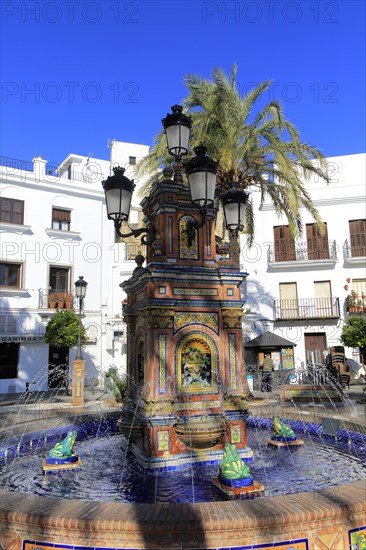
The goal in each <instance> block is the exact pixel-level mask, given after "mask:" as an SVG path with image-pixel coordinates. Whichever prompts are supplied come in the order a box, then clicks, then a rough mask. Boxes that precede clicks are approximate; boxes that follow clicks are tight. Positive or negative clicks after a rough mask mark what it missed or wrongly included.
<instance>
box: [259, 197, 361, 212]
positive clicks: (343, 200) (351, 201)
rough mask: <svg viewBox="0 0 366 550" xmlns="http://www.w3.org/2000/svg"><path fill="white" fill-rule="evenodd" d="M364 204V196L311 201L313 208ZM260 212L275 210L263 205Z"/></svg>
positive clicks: (269, 204)
mask: <svg viewBox="0 0 366 550" xmlns="http://www.w3.org/2000/svg"><path fill="white" fill-rule="evenodd" d="M358 203H360V204H364V203H365V196H364V195H356V196H354V197H346V196H343V197H330V198H326V199H313V204H314V206H316V207H318V206H337V205H344V204H358ZM260 210H262V211H268V210H275V207H274V205H273V204H272V203H265V204H263V206H261V207H260Z"/></svg>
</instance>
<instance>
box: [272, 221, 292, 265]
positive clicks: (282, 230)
mask: <svg viewBox="0 0 366 550" xmlns="http://www.w3.org/2000/svg"><path fill="white" fill-rule="evenodd" d="M273 234H274V248H275V261H276V262H290V261H293V260H296V253H295V241H294V239H293V237H292V235H291V233H290V228H289V226H288V225H278V226H276V227H274V228H273Z"/></svg>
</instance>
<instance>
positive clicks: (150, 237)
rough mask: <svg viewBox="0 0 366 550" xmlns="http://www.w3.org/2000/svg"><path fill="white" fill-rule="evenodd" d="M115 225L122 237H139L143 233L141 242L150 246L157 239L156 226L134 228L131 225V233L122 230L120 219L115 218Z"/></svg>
mask: <svg viewBox="0 0 366 550" xmlns="http://www.w3.org/2000/svg"><path fill="white" fill-rule="evenodd" d="M114 227H115V230H116V233H117V235H118V236H119V237H121V238H126V237H139V236H140V235H142V237H141V243H142V244H145V245H147V246H150V245H151V244H152V243H153V242H154V239H155V236H156V230H155V228H154V229H151V228H148V227H141V228H140V229H132V228H131V227H130V229H131V231H130V232H129V233H122V232H121V223H120V222H119V221H118V220H114ZM144 233H146V235H144Z"/></svg>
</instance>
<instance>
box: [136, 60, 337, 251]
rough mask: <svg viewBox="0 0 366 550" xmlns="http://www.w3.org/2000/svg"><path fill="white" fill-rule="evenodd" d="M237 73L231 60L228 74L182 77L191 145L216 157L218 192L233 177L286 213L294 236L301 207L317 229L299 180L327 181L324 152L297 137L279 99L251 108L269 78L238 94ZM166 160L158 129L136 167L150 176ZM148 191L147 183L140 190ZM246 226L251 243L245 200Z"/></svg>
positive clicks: (249, 209) (250, 219)
mask: <svg viewBox="0 0 366 550" xmlns="http://www.w3.org/2000/svg"><path fill="white" fill-rule="evenodd" d="M236 74H237V67H236V66H235V65H234V66H233V68H232V72H231V77H230V78H228V77H227V76H226V75H225V73H224V72H223V71H222V69H214V71H213V72H212V79H205V78H202V77H200V76H197V75H187V76H186V77H185V84H186V86H187V88H188V95H187V97H186V99H185V100H184V102H183V105H184V108H185V112H186V113H189V114H190V115H191V116H192V120H193V126H192V132H191V145H192V146H196V145H198V144H200V143H204V144H205V146H206V147H207V154H208V155H210V156H211V157H212V158H214V159H215V160H217V161H218V162H219V173H218V178H217V186H218V191H219V193H220V192H223V191H225V190H226V189H228V188H229V187H230V185H231V184H232V183H233V182H234V183H235V184H236V185H237V186H239V187H241V188H242V189H248V188H253V187H254V188H257V189H258V190H259V192H260V205H261V206H262V205H263V203H264V201H265V200H266V199H268V198H269V199H270V200H271V201H272V202H273V205H274V208H275V210H276V212H277V214H285V216H286V217H287V220H288V224H289V228H290V231H291V233H292V235H293V237H297V236H298V235H299V234H301V231H302V228H303V225H302V221H301V207H304V208H305V209H306V210H308V211H309V212H310V213H311V214H312V216H313V218H314V220H315V221H316V222H317V224H318V226H319V229H320V230H322V229H323V227H324V225H323V222H322V220H321V218H320V215H319V213H318V211H317V209H316V208H315V206H314V204H313V203H312V200H311V198H310V195H309V193H308V191H307V190H306V187H305V184H304V182H306V180H307V179H308V178H309V177H310V175H312V174H316V175H317V176H319V177H320V178H323V179H324V180H325V181H327V182H329V181H330V178H329V176H328V174H327V165H326V161H325V159H324V157H323V155H322V154H321V153H320V152H319V151H318V150H317V149H316V148H315V147H313V146H311V145H308V144H306V143H303V142H301V141H300V136H299V132H298V131H297V130H296V128H295V127H294V125H293V124H292V123H291V122H289V121H288V120H287V119H286V118H285V116H284V113H283V108H282V106H281V104H280V103H279V102H278V101H270V102H269V103H267V104H266V105H265V106H264V107H262V108H260V109H259V112H258V113H255V108H256V107H257V104H258V102H260V101H261V100H262V99H263V94H264V92H265V91H266V90H268V88H269V86H270V84H271V82H270V81H266V82H263V83H262V84H260V85H259V86H258V87H256V88H254V89H253V90H251V91H250V92H249V93H248V94H247V95H245V96H242V95H241V93H240V91H239V88H238V84H237V80H236ZM314 160H315V161H316V162H314ZM170 162H171V157H169V155H168V153H167V149H166V140H165V135H164V133H163V132H161V133H159V134H158V135H157V136H156V138H155V142H154V146H153V148H152V150H151V152H150V154H149V155H148V156H147V157H145V159H143V161H142V162H141V163H140V165H139V167H138V170H139V173H140V174H146V173H152V174H154V176H153V178H151V179H154V177H155V179H156V173H157V171H158V170H159V168H160V167H161V165H162V164H169V163H170ZM150 182H151V180H150ZM147 191H148V185H147V186H145V188H144V189H143V190H142V193H143V194H146V192H147ZM245 231H246V233H247V235H248V242H249V244H252V242H253V239H254V213H253V209H252V204H251V202H250V201H248V206H247V210H246V227H245Z"/></svg>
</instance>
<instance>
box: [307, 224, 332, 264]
mask: <svg viewBox="0 0 366 550" xmlns="http://www.w3.org/2000/svg"><path fill="white" fill-rule="evenodd" d="M306 240H307V243H308V260H327V259H329V245H328V232H327V226H326V224H325V233H324V235H321V234H320V233H319V229H318V226H317V224H316V223H307V224H306Z"/></svg>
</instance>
